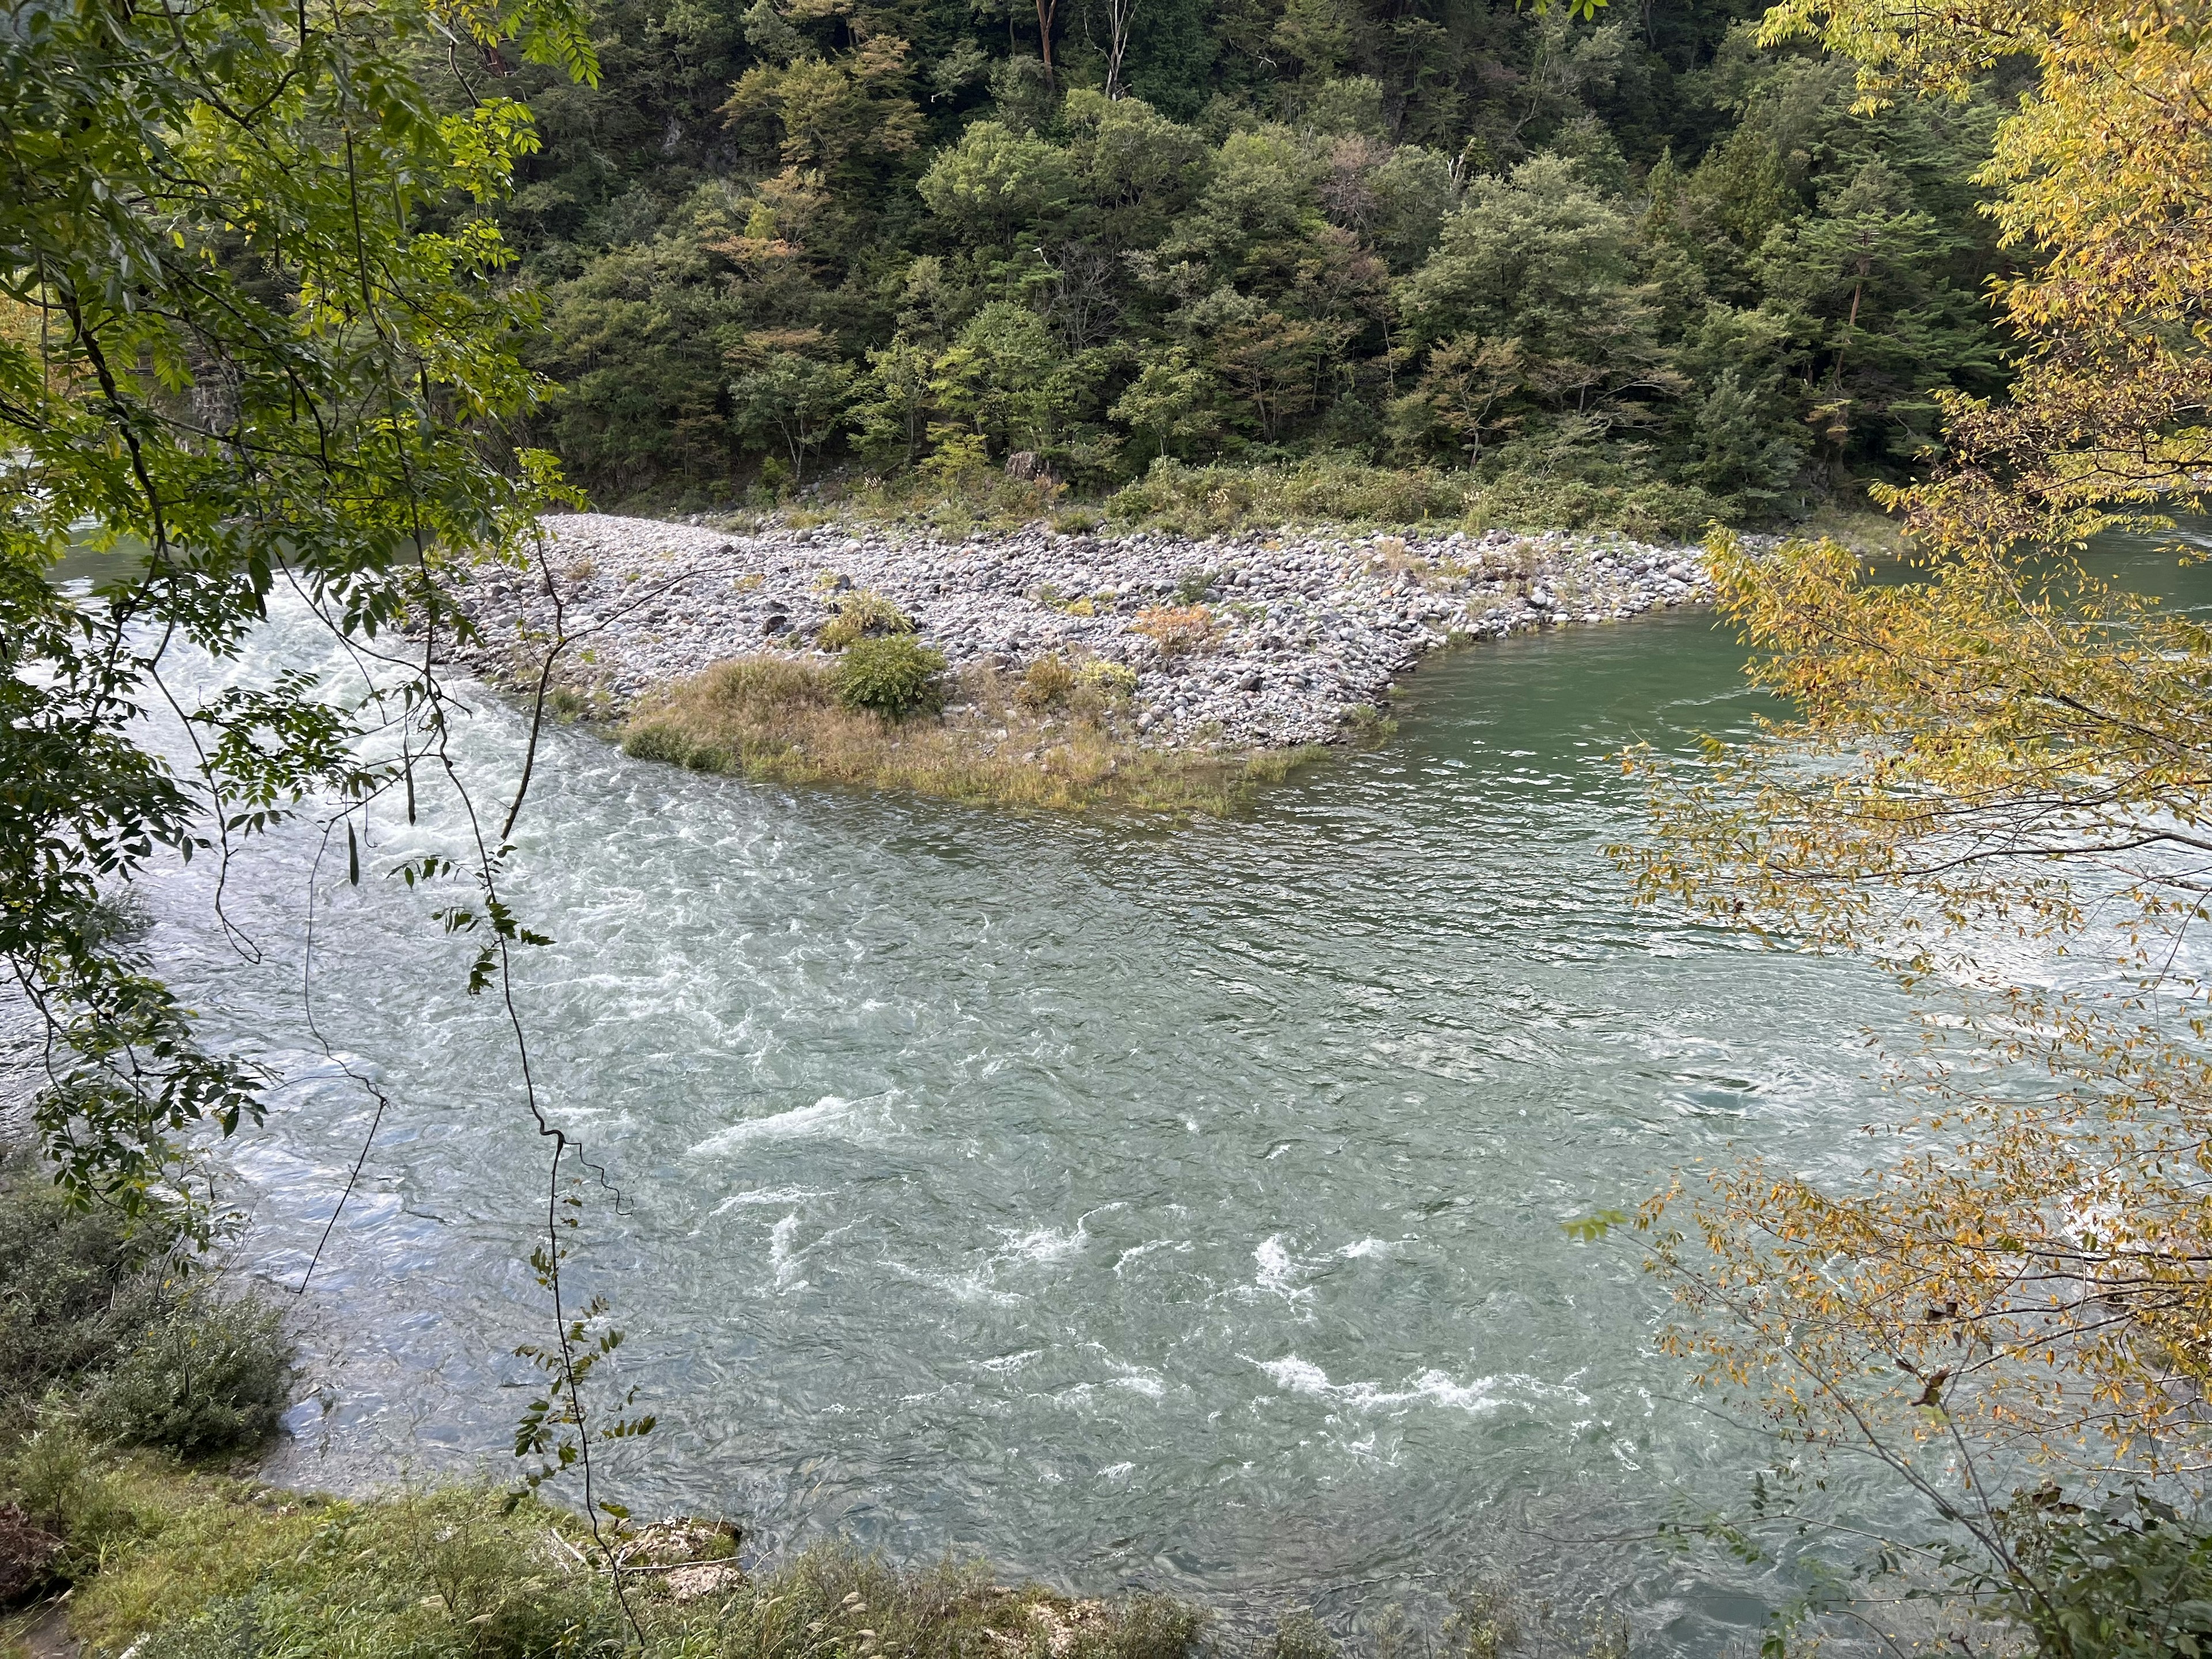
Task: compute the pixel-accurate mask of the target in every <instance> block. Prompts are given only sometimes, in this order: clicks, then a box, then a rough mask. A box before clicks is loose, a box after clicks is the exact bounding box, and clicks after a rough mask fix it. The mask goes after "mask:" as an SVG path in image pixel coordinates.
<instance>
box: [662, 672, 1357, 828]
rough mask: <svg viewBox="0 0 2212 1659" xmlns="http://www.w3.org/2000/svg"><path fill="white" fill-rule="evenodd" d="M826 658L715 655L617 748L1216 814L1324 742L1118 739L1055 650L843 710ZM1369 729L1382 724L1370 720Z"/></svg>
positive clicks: (808, 776) (939, 788) (699, 766)
mask: <svg viewBox="0 0 2212 1659" xmlns="http://www.w3.org/2000/svg"><path fill="white" fill-rule="evenodd" d="M837 680H838V677H837V674H836V670H835V668H833V667H832V666H830V665H827V664H823V663H817V662H813V661H810V660H808V659H805V658H800V657H790V656H777V655H768V654H763V655H756V656H750V657H738V658H734V659H731V660H730V661H727V662H723V663H718V664H716V665H714V667H712V668H710V669H708V671H706V672H705V673H703V674H701V675H699V676H697V677H696V678H692V679H690V680H686V681H684V682H683V683H682V684H678V685H676V686H673V687H671V688H670V689H668V690H666V691H664V692H661V693H659V694H656V695H655V696H652V697H651V698H649V699H647V701H646V702H643V703H642V704H641V707H640V708H639V711H638V713H637V714H635V716H633V717H632V719H631V720H629V722H628V724H626V725H625V726H623V727H622V728H621V732H620V738H621V743H622V749H623V753H624V754H626V755H629V756H632V757H635V758H637V759H640V760H654V761H665V762H669V763H672V764H675V765H678V766H683V767H686V768H688V769H690V770H692V771H696V772H714V773H723V774H727V775H732V776H738V777H744V778H750V779H752V780H755V781H766V782H775V783H785V784H811V783H838V784H848V785H855V786H860V787H867V788H872V789H904V790H911V791H912V792H914V793H917V794H924V795H934V796H939V797H942V798H944V799H949V800H956V801H963V802H968V803H973V804H985V803H988V804H994V805H1009V806H1030V807H1043V808H1048V809H1052V810H1057V811H1082V810H1084V809H1085V808H1090V807H1096V806H1117V807H1125V808H1130V809H1134V810H1137V811H1154V812H1169V813H1206V814H1212V815H1214V816H1225V815H1226V814H1228V813H1230V812H1231V811H1235V810H1236V809H1237V807H1239V806H1241V805H1245V804H1246V803H1248V802H1249V800H1250V799H1252V798H1253V796H1254V794H1255V792H1256V791H1257V790H1258V789H1259V788H1260V787H1262V786H1264V785H1267V784H1271V783H1279V782H1281V781H1283V780H1284V779H1285V778H1286V777H1288V776H1290V775H1291V773H1293V772H1295V771H1297V770H1298V769H1300V768H1302V767H1304V766H1306V765H1309V764H1310V763H1312V762H1314V761H1316V760H1318V759H1320V758H1321V757H1322V756H1323V755H1325V754H1326V753H1327V752H1328V750H1326V748H1325V747H1324V746H1323V745H1322V744H1299V745H1297V747H1294V748H1285V749H1263V750H1249V751H1237V750H1230V751H1226V752H1215V751H1201V752H1197V753H1180V752H1176V751H1173V750H1159V749H1148V748H1146V747H1144V746H1143V745H1141V744H1138V743H1137V742H1135V741H1134V740H1133V738H1131V737H1130V736H1129V735H1128V724H1129V723H1128V720H1127V698H1126V695H1117V694H1116V689H1115V687H1114V686H1113V685H1112V684H1111V683H1110V682H1106V683H1104V684H1102V683H1101V681H1099V680H1098V679H1093V680H1092V681H1091V682H1090V683H1089V684H1085V682H1084V681H1083V680H1082V678H1081V677H1080V675H1079V671H1077V670H1075V669H1073V668H1072V667H1069V666H1068V665H1066V664H1065V663H1063V662H1060V660H1059V659H1051V658H1048V659H1041V660H1040V662H1038V663H1036V664H1032V665H1030V669H1029V670H1028V671H1026V672H1025V673H1024V674H1022V675H1020V676H1018V677H1014V676H1011V675H1007V674H1004V673H1001V672H1000V671H997V670H995V669H992V668H970V669H969V670H967V671H964V672H963V673H962V674H961V675H959V676H957V678H954V679H953V680H952V682H951V684H949V685H948V686H946V687H945V688H944V690H943V692H942V694H941V695H942V696H943V697H944V698H945V705H944V706H943V707H941V708H927V707H924V708H915V709H914V710H912V711H911V712H908V713H907V714H903V715H902V714H884V713H878V712H877V711H876V710H873V709H870V708H849V707H847V706H845V705H844V704H842V703H841V702H840V701H839V699H838V696H837ZM1364 729H1365V730H1367V731H1369V732H1373V733H1375V734H1376V735H1378V736H1379V735H1382V734H1384V733H1386V732H1387V731H1388V730H1389V721H1388V720H1384V719H1383V717H1381V716H1380V715H1375V716H1371V717H1370V719H1369V720H1367V722H1365V726H1364Z"/></svg>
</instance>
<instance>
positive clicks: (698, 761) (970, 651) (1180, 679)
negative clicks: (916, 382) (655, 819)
mask: <svg viewBox="0 0 2212 1659" xmlns="http://www.w3.org/2000/svg"><path fill="white" fill-rule="evenodd" d="M547 530H548V534H547V537H546V540H545V543H544V546H543V548H542V549H541V550H540V551H539V554H538V557H537V558H536V559H535V561H534V562H533V565H532V568H528V569H518V568H515V567H513V566H512V565H495V564H486V565H482V566H478V567H476V568H472V569H470V570H467V571H465V573H463V574H464V580H462V581H461V582H460V583H459V585H458V586H457V589H456V597H457V599H458V601H459V604H460V605H461V607H462V609H463V610H464V611H465V613H466V614H467V615H468V617H470V619H471V623H472V624H473V625H474V629H475V635H474V637H473V638H472V639H471V640H469V641H465V643H464V644H463V646H462V647H461V648H460V651H459V659H460V661H461V662H462V664H463V665H465V666H466V667H468V668H470V669H471V670H472V671H476V672H477V673H480V674H482V675H483V677H484V678H487V679H489V680H490V681H491V682H492V683H494V684H498V685H501V686H502V687H504V688H506V689H507V690H511V691H515V692H519V693H521V694H523V695H525V696H530V697H532V699H533V701H534V698H535V696H536V693H537V689H538V686H539V685H540V684H541V683H543V684H544V685H545V686H546V687H547V688H548V690H547V696H546V707H547V708H548V709H549V710H550V712H551V713H552V714H555V715H556V717H559V718H562V719H570V720H585V721H587V722H589V723H591V724H592V725H593V726H598V727H599V728H601V729H603V730H605V731H607V732H610V733H611V734H612V735H614V736H615V737H616V738H617V740H618V741H619V742H620V743H621V744H622V746H623V750H625V751H626V752H627V753H629V754H630V755H632V756H635V757H639V758H641V759H647V760H654V761H661V762H666V763H672V764H675V765H679V766H684V767H688V768H690V769H694V770H697V771H702V772H712V773H725V774H730V775H739V776H744V777H749V778H753V779H757V780H762V781H775V782H781V783H787V784H810V783H824V782H826V783H837V784H844V785H849V786H858V787H874V788H888V789H900V790H910V791H913V792H915V793H922V794H928V795H935V796H940V797H944V798H947V799H955V800H960V801H964V802H970V803H978V804H981V803H997V804H1002V805H1016V806H1025V807H1038V808H1045V809H1050V810H1065V811H1081V810H1085V809H1087V808H1091V807H1100V806H1103V807H1114V808H1121V809H1127V810H1135V811H1165V812H1169V813H1183V814H1188V813H1210V814H1223V813H1228V812H1231V811H1237V810H1238V809H1239V808H1241V807H1242V806H1243V805H1246V804H1248V803H1249V801H1250V800H1251V799H1253V797H1254V795H1255V792H1256V791H1257V790H1258V789H1260V788H1261V787H1264V786H1266V785H1268V784H1271V783H1274V782H1278V781H1281V780H1282V779H1284V778H1285V777H1287V776H1289V775H1291V774H1292V773H1293V772H1295V771H1297V769H1300V768H1302V767H1304V766H1306V765H1308V764H1310V763H1312V762H1313V761H1315V760H1316V759H1318V758H1320V757H1322V756H1323V755H1325V754H1327V753H1328V752H1329V751H1330V750H1332V749H1333V748H1339V747H1343V746H1347V745H1352V746H1356V745H1358V744H1365V743H1370V742H1373V741H1375V740H1376V739H1378V738H1382V737H1384V736H1387V735H1388V734H1389V732H1390V731H1391V730H1392V729H1393V727H1392V726H1391V723H1390V721H1389V718H1388V715H1387V714H1386V713H1385V712H1384V711H1385V709H1386V708H1387V705H1388V703H1389V698H1390V696H1391V693H1392V690H1393V688H1394V686H1395V684H1396V683H1397V682H1398V681H1399V680H1400V679H1401V678H1403V677H1405V676H1406V675H1408V674H1411V673H1413V672H1414V671H1416V670H1417V669H1418V668H1419V665H1420V663H1421V661H1422V659H1424V658H1425V657H1426V656H1427V655H1428V654H1429V653H1431V652H1434V651H1437V650H1439V649H1442V648H1445V647H1452V646H1456V645H1462V644H1466V643H1469V642H1472V641H1480V640H1486V639H1501V638H1504V637H1507V636H1509V635H1515V634H1525V633H1533V632H1536V631H1539V630H1541V629H1553V628H1559V627H1565V626H1573V625H1583V624H1595V623H1609V622H1620V621H1626V620H1627V619H1629V618H1631V617H1635V616H1638V615H1641V614H1643V613H1644V612H1645V611H1651V610H1654V609H1668V608H1673V607H1676V606H1680V605H1700V604H1704V603H1706V602H1708V601H1709V600H1710V599H1711V581H1710V579H1709V578H1708V577H1707V575H1706V574H1705V568H1704V562H1703V554H1702V552H1701V551H1700V550H1699V549H1697V548H1694V547H1690V546H1686V545H1684V544H1653V543H1648V542H1639V541H1636V540H1633V539H1631V538H1626V537H1622V536H1619V535H1615V534H1609V533H1600V534H1592V533H1580V532H1565V531H1550V532H1531V533H1515V532H1504V531H1491V532H1470V531H1468V530H1467V529H1464V528H1460V527H1445V528H1439V527H1431V528H1429V529H1427V530H1423V529H1420V528H1419V527H1413V526H1409V527H1407V528H1406V529H1405V530H1403V531H1402V532H1388V531H1384V530H1382V529H1378V528H1375V527H1371V526H1370V527H1356V526H1325V527H1309V528H1304V529H1293V528H1278V529H1274V530H1270V531H1265V532H1250V533H1245V534H1217V535H1209V536H1205V537H1194V536H1192V535H1189V534H1187V533H1184V532H1180V531H1170V530H1164V529H1155V530H1149V531H1147V530H1130V531H1127V532H1122V533H1118V534H1117V533H1110V532H1106V531H1104V530H1103V529H1102V528H1101V527H1099V526H1097V525H1095V524H1092V523H1090V522H1087V521H1081V520H1062V521H1061V523H1060V527H1054V526H1052V525H1049V524H1047V523H1043V522H1037V521H1030V522H1027V523H1023V524H1020V525H1018V526H1015V527H1013V528H1012V529H1007V530H1003V531H998V532H992V531H986V530H981V529H969V530H966V531H963V532H957V533H954V534H948V533H946V532H942V531H940V530H938V529H936V528H934V527H932V526H927V525H919V526H918V525H914V524H896V523H884V522H882V521H878V520H811V517H810V518H809V519H807V520H803V521H796V522H794V521H790V520H786V521H783V522H776V521H774V520H769V521H762V520H732V519H727V518H723V519H702V520H695V521H692V522H688V523H666V522H661V521H657V520H644V519H625V518H619V517H614V516H610V515H605V514H597V513H578V514H573V515H563V516H560V517H556V518H553V519H550V520H547ZM886 675H888V676H889V677H890V678H888V679H886V678H884V676H886ZM863 682H866V683H865V684H863Z"/></svg>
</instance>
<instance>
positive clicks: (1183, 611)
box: [1129, 605, 1213, 657]
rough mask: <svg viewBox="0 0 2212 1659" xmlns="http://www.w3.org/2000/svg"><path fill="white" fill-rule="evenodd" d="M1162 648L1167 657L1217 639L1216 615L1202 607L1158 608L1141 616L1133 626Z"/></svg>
mask: <svg viewBox="0 0 2212 1659" xmlns="http://www.w3.org/2000/svg"><path fill="white" fill-rule="evenodd" d="M1129 631H1130V632H1131V633H1133V634H1142V635H1145V636H1146V638H1147V639H1149V640H1151V641H1152V643H1153V644H1154V645H1157V646H1158V647H1159V648H1160V654H1161V655H1162V656H1164V657H1179V656H1182V655H1183V654H1184V653H1187V652H1191V651H1196V650H1199V649H1200V648H1201V647H1204V646H1206V644H1207V643H1208V642H1209V641H1212V638H1213V612H1212V611H1209V610H1207V609H1206V607H1205V606H1204V605H1150V606H1147V607H1146V609H1145V610H1142V611H1139V612H1138V613H1137V617H1136V620H1135V621H1134V622H1133V623H1130V624H1129Z"/></svg>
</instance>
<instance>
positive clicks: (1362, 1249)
mask: <svg viewBox="0 0 2212 1659" xmlns="http://www.w3.org/2000/svg"><path fill="white" fill-rule="evenodd" d="M1395 1248H1396V1247H1395V1245H1393V1244H1392V1243H1390V1241H1389V1239H1387V1238H1363V1239H1360V1240H1358V1241H1357V1242H1356V1243H1351V1244H1347V1245H1346V1246H1345V1247H1344V1248H1343V1249H1340V1250H1339V1251H1338V1252H1337V1254H1338V1255H1340V1256H1343V1257H1344V1258H1345V1259H1346V1261H1364V1260H1365V1259H1366V1258H1368V1257H1370V1256H1378V1255H1389V1254H1390V1252H1391V1251H1392V1250H1393V1249H1395Z"/></svg>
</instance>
